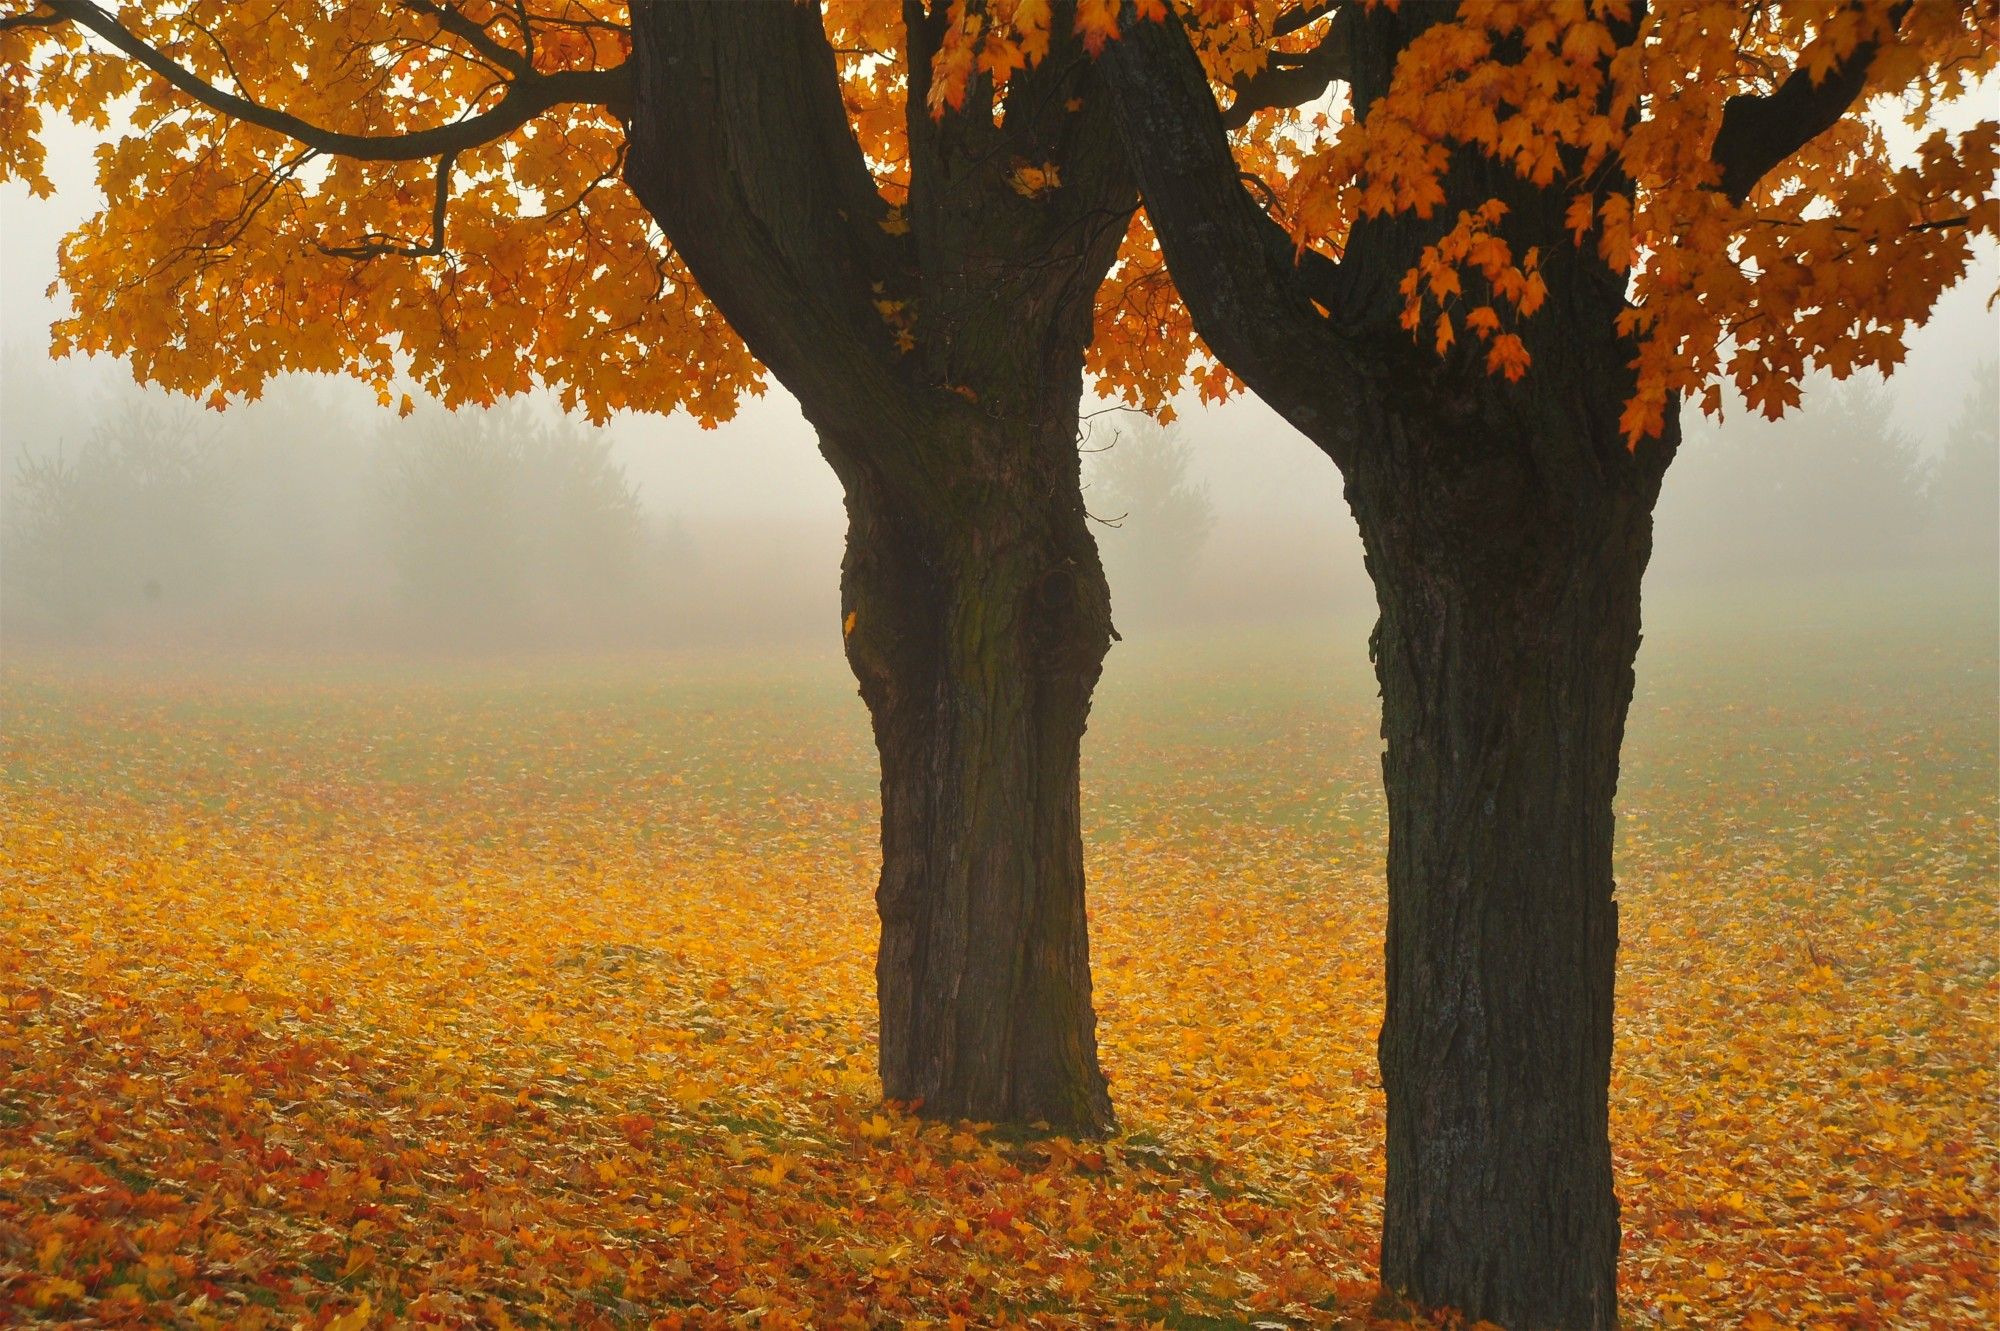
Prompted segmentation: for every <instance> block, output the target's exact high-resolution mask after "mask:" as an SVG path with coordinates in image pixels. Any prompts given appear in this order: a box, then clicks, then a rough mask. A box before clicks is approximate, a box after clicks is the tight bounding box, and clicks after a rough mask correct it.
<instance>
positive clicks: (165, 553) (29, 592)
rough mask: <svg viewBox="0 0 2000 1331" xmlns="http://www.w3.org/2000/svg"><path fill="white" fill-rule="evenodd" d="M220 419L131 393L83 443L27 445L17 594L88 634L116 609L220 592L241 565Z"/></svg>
mask: <svg viewBox="0 0 2000 1331" xmlns="http://www.w3.org/2000/svg"><path fill="white" fill-rule="evenodd" d="M228 488H229V480H228V474H227V470H226V468H225V467H224V466H223V465H222V461H221V457H220V450H219V449H218V446H217V435H216V432H215V429H214V427H213V425H212V424H211V423H210V422H208V421H204V420H202V419H201V413H200V412H199V410H198V409H197V408H195V407H194V406H193V405H192V404H190V403H186V402H181V401H172V400H170V401H167V402H149V401H143V400H129V399H128V400H124V401H120V402H118V403H116V404H115V405H110V406H108V407H107V409H105V410H104V411H102V412H101V413H100V414H99V415H98V417H97V418H96V420H95V422H94V424H93V425H92V426H91V427H90V429H89V433H87V434H86V435H85V436H84V438H83V440H82V442H81V444H79V445H78V446H76V447H75V448H74V449H73V450H72V449H70V448H67V447H66V446H65V445H64V443H63V442H62V441H60V440H49V441H47V442H46V443H45V444H44V445H43V446H42V447H41V448H36V447H35V446H34V445H33V444H22V445H20V452H18V453H17V454H16V458H15V465H14V474H13V476H12V477H11V478H10V483H9V485H8V487H7V515H6V534H7V540H6V548H5V563H6V573H7V591H8V596H7V599H8V600H9V601H10V602H14V601H15V600H16V598H17V597H18V598H19V603H20V604H22V605H23V606H25V607H32V609H33V611H34V612H38V613H34V614H33V618H34V619H36V620H38V621H39V622H40V623H41V624H43V625H44V626H46V627H49V628H54V629H57V630H60V631H64V632H79V631H85V630H89V629H92V628H95V627H97V626H98V625H99V624H100V623H101V622H102V620H103V618H104V617H105V615H106V614H107V612H110V611H114V610H131V609H133V608H135V607H139V606H143V605H146V604H149V603H159V604H162V605H164V606H168V607H173V608H177V609H186V608H188V607H190V606H197V605H205V604H208V603H211V602H213V601H214V600H215V599H216V597H217V596H218V595H219V594H220V593H222V592H223V591H225V590H226V589H227V587H228V585H229V581H230V579H231V577H232V575H233V572H234V570H233V568H232V566H231V562H230V559H229V556H228V523H227V506H228Z"/></svg>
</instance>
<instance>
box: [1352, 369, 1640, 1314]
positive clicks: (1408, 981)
mask: <svg viewBox="0 0 2000 1331" xmlns="http://www.w3.org/2000/svg"><path fill="white" fill-rule="evenodd" d="M1616 403H1617V399H1616V398H1613V399H1611V406H1612V408H1613V410H1615V407H1616ZM1544 424H1545V426H1547V425H1548V423H1547V422H1545V423H1544ZM1563 424H1567V425H1569V426H1570V428H1575V429H1578V430H1581V429H1584V428H1587V427H1585V426H1583V424H1582V423H1581V422H1576V421H1571V422H1564V423H1560V424H1556V425H1554V426H1552V427H1550V428H1562V425H1563ZM1453 433H1457V432H1456V431H1453ZM1620 453H1622V449H1620V448H1618V447H1617V446H1616V445H1615V444H1613V445H1612V446H1611V447H1610V448H1598V449H1593V448H1590V447H1588V446H1585V447H1581V448H1570V447H1561V446H1558V447H1553V448H1537V447H1535V446H1534V445H1532V444H1530V445H1526V446H1522V445H1520V444H1519V443H1518V441H1516V440H1509V439H1508V438H1506V430H1505V427H1502V428H1500V429H1496V430H1493V431H1491V432H1476V431H1466V432H1465V434H1464V435H1463V436H1461V437H1459V438H1454V439H1450V440H1447V441H1443V442H1439V441H1434V440H1433V441H1413V440H1412V439H1410V438H1407V437H1406V438H1404V439H1401V440H1399V441H1398V443H1397V444H1395V445H1392V446H1391V447H1389V448H1387V449H1385V450H1384V456H1383V457H1381V458H1380V459H1378V460H1377V461H1376V462H1375V463H1373V464H1370V465H1368V466H1366V467H1365V468H1364V469H1363V475H1362V478H1361V484H1359V485H1357V486H1356V487H1355V502H1356V509H1357V512H1358V513H1359V515H1360V517H1361V521H1362V526H1363V530H1364V534H1365V536H1366V539H1367V543H1368V554H1369V567H1370V571H1371V572H1372V574H1373V575H1374V578H1375V583H1376V587H1377V593H1378V598H1379V601H1380V605H1381V620H1380V623H1379V625H1378V627H1377V629H1376V636H1375V639H1374V643H1373V651H1374V655H1375V659H1376V670H1377V675H1378V677H1379V679H1380V681H1381V686H1382V701H1383V736H1384V738H1385V739H1386V741H1387V747H1386V752H1385V753H1384V756H1383V763H1382V770H1383V778H1384V784H1385V786H1386V789H1387V794H1388V803H1389V865H1388V877H1389V925H1388V949H1387V971H1388V974H1387V981H1388V996H1387V1007H1386V1013H1385V1017H1384V1021H1383V1025H1382V1033H1381V1039H1380V1046H1379V1053H1380V1060H1381V1069H1382V1080H1383V1085H1384V1088H1385V1090H1386V1092H1387V1095H1388V1109H1389V1123H1388V1180H1387V1192H1386V1198H1385V1207H1384V1222H1383V1238H1382V1278H1383V1283H1384V1284H1385V1285H1386V1286H1387V1287H1388V1288H1390V1289H1392V1290H1395V1291H1397V1292H1398V1293H1400V1294H1402V1295H1404V1296H1405V1297H1407V1298H1409V1299H1411V1300H1412V1301H1414V1302H1416V1303H1418V1304H1420V1305H1422V1306H1426V1307H1438V1306H1445V1307H1452V1308H1456V1309H1459V1310H1461V1311H1462V1312H1463V1313H1465V1314H1466V1315H1467V1316H1468V1317H1470V1318H1484V1319H1488V1320H1491V1321H1494V1322H1498V1323H1500V1324H1501V1325H1503V1326H1506V1327H1509V1328H1513V1329H1514V1331H1533V1329H1538V1328H1563V1329H1564V1331H1595V1329H1596V1328H1605V1327H1611V1326H1615V1325H1616V1323H1617V1288H1616V1285H1617V1254H1618V1238H1619V1230H1618V1204H1617V1201H1616V1198H1615V1197H1614V1195H1613V1192H1612V1177H1611V1151H1610V1142H1609V1124H1608V1120H1607V1095H1608V1085H1609V1080H1610V1070H1611V1024H1612V991H1613V978H1614V972H1615V968H1616V961H1617V949H1618V908H1617V904H1616V902H1615V901H1614V900H1613V887H1614V885H1613V881H1612V834H1613V815H1612V800H1613V797H1614V795H1615V794H1616V792H1617V786H1618V753H1619V746H1620V744H1621V742H1622V740H1623V737H1624V729H1625V716H1626V711H1627V708H1628V706H1629V704H1630V702H1631V698H1632V685H1633V660H1634V657H1635V656H1636V654H1637V651H1638V647H1639V583H1640V576H1641V574H1642V573H1643V572H1644V570H1645V566H1646V559H1647V556H1648V554H1649V552H1650V548H1651V530H1652V520H1651V510H1652V505H1653V501H1654V498H1655V496H1656V495H1657V491H1658V473H1657V470H1656V469H1655V468H1654V467H1653V466H1652V465H1651V464H1650V463H1647V464H1641V463H1639V462H1636V461H1634V460H1632V459H1631V458H1629V457H1621V456H1619V454H1620ZM1398 492H1400V497H1397V495H1398ZM1419 493H1422V494H1424V495H1427V496H1428V497H1429V502H1413V500H1414V499H1415V497H1416V495H1418V494H1419Z"/></svg>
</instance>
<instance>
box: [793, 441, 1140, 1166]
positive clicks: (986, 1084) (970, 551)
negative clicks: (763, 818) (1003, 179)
mask: <svg viewBox="0 0 2000 1331" xmlns="http://www.w3.org/2000/svg"><path fill="white" fill-rule="evenodd" d="M963 414H964V415H965V416H966V417H968V418H976V424H975V425H973V426H972V427H971V431H970V432H971V433H972V434H973V435H974V436H975V438H973V439H966V440H963V441H954V443H955V447H954V449H953V450H951V453H952V455H953V456H955V457H956V458H957V459H960V460H961V462H962V465H963V466H964V468H965V472H966V475H965V478H964V481H963V483H962V484H958V485H954V486H952V487H951V488H950V493H951V496H952V499H951V510H952V511H950V512H938V511H932V512H917V511H911V509H910V508H909V507H906V506H902V505H899V504H898V503H897V502H896V501H895V499H894V498H893V497H892V494H891V492H889V491H887V490H885V489H883V488H882V487H879V486H876V485H874V484H873V483H871V482H870V481H869V480H867V479H866V478H865V474H857V473H856V472H855V471H854V469H853V468H851V467H845V466H842V467H841V470H842V473H843V479H844V480H845V481H846V482H847V511H848V548H847V559H846V563H845V565H844V568H843V578H842V614H843V617H844V620H843V622H844V626H845V631H846V643H847V656H848V661H849V663H850V664H851V665H852V667H853V669H854V674H855V678H856V679H857V680H859V681H860V685H861V694H862V698H863V699H864V701H866V703H867V705H868V710H869V713H870V716H871V718H872V720H873V723H874V729H875V743H876V747H877V749H878V750H879V751H880V753H881V759H882V878H881V884H880V887H879V889H878V891H877V894H876V903H877V907H878V909H879V911H880V913H881V918H882V943H881V950H880V952H879V954H878V956H877V960H876V971H875V973H876V987H877V994H878V998H879V1002H880V1009H881V1069H882V1085H883V1090H884V1093H885V1094H886V1095H887V1096H888V1097H889V1098H891V1099H894V1100H902V1101H911V1102H917V1103H918V1104H919V1106H920V1109H921V1112H923V1113H925V1114H926V1115H930V1116H934V1117H945V1118H971V1119H978V1120H983V1121H989V1122H1011V1123H1023V1124H1034V1123H1046V1124H1048V1125H1049V1126H1050V1127H1052V1128H1054V1129H1056V1130H1059V1131H1063V1132H1069V1133H1075V1134H1083V1135H1089V1134H1096V1133H1101V1132H1105V1131H1108V1130H1109V1129H1110V1128H1111V1127H1112V1123H1113V1120H1112V1113H1111V1100H1110V1096H1109V1093H1108V1091H1107V1089H1106V1086H1105V1080H1104V1076H1103V1074H1102V1073H1101V1072H1100V1071H1099V1070H1098V1065H1097V1039H1096V1014H1095V1012H1094V1011H1093V1010H1092V1008H1091V998H1090V949H1089V942H1088V934H1087V924H1086V916H1085V909H1084V880H1083V841H1082V837H1081V833H1080V829H1079V823H1078V792H1077V765H1078V751H1079V746H1080V744H1081V741H1082V738H1083V730H1084V722H1085V718H1086V716H1087V714H1088V712H1089V710H1090V695H1091V690H1092V689H1093V688H1094V687H1095V685H1096V683H1097V678H1098V673H1099V670H1100V668H1101V666H1102V663H1103V660H1104V655H1105V652H1106V651H1107V650H1108V648H1109V647H1110V640H1111V613H1110V594H1109V591H1108V589H1107V588H1106V585H1105V581H1104V574H1103V571H1102V568H1101V566H1100V564H1099V562H1098V556H1097V547H1096V544H1095V542H1094V541H1093V540H1092V539H1091V536H1090V533H1089V531H1088V530H1087V528H1086V527H1085V518H1084V513H1083V503H1082V496H1081V491H1080V489H1079V488H1078V478H1077V453H1076V446H1075V439H1074V430H1073V426H1072V425H1070V424H1068V423H1067V421H1068V420H1069V419H1070V418H1073V415H1074V412H1073V410H1072V411H1071V412H1070V413H1069V415H1068V417H1065V416H1064V414H1063V413H1061V412H1056V413H1054V423H1053V424H1018V423H1017V424H1013V425H1010V424H1008V423H1006V422H996V421H994V420H992V419H991V418H987V417H984V416H983V415H981V414H979V413H975V412H966V413H963ZM840 452H842V450H840V449H839V448H838V446H837V444H836V445H832V446H830V447H829V455H830V456H832V455H835V454H838V453H840ZM836 465H837V466H839V465H840V464H839V463H838V462H837V463H836ZM1002 476H1004V477H1006V478H1007V480H1006V482H1005V483H1004V484H1002V483H997V482H996V478H998V477H1002ZM1024 483H1025V489H1024V488H1023V486H1024ZM1023 493H1026V494H1029V495H1032V496H1035V497H1036V500H1037V501H1036V502H1033V503H1024V502H1022V494H1023ZM925 507H926V508H928V507H930V506H929V505H925Z"/></svg>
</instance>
